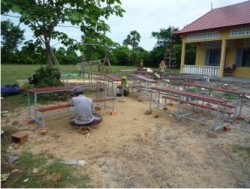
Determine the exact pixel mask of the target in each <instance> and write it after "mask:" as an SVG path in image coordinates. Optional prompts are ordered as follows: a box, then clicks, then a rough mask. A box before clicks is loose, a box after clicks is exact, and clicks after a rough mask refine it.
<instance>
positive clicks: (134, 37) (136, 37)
mask: <svg viewBox="0 0 250 189" xmlns="http://www.w3.org/2000/svg"><path fill="white" fill-rule="evenodd" d="M140 40H141V35H140V34H139V33H138V32H137V31H135V30H133V31H131V32H130V34H129V35H128V36H127V38H126V39H125V40H124V41H123V45H125V46H128V45H130V46H132V50H134V49H135V48H137V47H138V46H139V43H140Z"/></svg>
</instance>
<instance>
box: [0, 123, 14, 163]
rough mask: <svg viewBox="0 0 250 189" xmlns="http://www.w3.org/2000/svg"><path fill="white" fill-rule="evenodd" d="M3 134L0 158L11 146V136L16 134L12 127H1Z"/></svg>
mask: <svg viewBox="0 0 250 189" xmlns="http://www.w3.org/2000/svg"><path fill="white" fill-rule="evenodd" d="M2 129H3V130H4V133H3V134H2V136H1V158H3V156H4V155H5V154H6V151H7V149H8V147H9V146H10V145H11V144H12V141H11V135H12V134H13V133H15V132H17V129H15V128H13V127H2Z"/></svg>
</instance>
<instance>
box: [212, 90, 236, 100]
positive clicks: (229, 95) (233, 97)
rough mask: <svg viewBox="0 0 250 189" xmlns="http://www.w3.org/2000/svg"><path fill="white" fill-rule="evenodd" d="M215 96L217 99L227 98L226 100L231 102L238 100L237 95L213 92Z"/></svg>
mask: <svg viewBox="0 0 250 189" xmlns="http://www.w3.org/2000/svg"><path fill="white" fill-rule="evenodd" d="M213 94H214V96H216V97H220V98H226V99H229V100H236V99H237V98H238V96H237V95H235V94H231V93H223V92H213Z"/></svg>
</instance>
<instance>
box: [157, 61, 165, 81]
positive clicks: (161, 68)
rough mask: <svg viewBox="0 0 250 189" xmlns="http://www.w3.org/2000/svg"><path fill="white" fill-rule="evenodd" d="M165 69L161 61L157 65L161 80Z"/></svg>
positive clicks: (163, 62)
mask: <svg viewBox="0 0 250 189" xmlns="http://www.w3.org/2000/svg"><path fill="white" fill-rule="evenodd" d="M165 69H166V63H165V61H164V60H162V61H161V62H160V64H159V72H160V78H163V74H164V72H165Z"/></svg>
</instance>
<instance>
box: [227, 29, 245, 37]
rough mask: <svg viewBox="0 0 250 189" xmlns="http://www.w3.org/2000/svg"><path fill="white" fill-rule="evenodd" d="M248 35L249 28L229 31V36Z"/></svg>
mask: <svg viewBox="0 0 250 189" xmlns="http://www.w3.org/2000/svg"><path fill="white" fill-rule="evenodd" d="M246 35H250V28H241V29H233V30H231V31H230V36H232V37H234V36H246Z"/></svg>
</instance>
